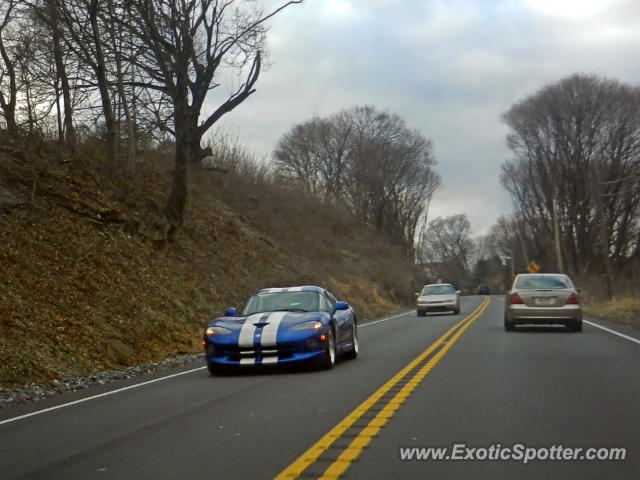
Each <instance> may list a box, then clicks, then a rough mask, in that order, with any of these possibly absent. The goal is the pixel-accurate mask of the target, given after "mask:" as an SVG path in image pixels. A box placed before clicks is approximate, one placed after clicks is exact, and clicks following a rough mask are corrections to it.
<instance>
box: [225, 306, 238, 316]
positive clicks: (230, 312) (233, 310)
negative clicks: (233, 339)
mask: <svg viewBox="0 0 640 480" xmlns="http://www.w3.org/2000/svg"><path fill="white" fill-rule="evenodd" d="M237 314H238V310H237V309H236V307H229V308H227V309H226V310H225V311H224V316H225V317H235V316H236V315H237Z"/></svg>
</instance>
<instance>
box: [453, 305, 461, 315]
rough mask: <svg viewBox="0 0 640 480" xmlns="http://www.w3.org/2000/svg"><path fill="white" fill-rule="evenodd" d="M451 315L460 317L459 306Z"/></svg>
mask: <svg viewBox="0 0 640 480" xmlns="http://www.w3.org/2000/svg"><path fill="white" fill-rule="evenodd" d="M453 313H454V314H455V315H460V305H458V307H457V308H456V309H455V310H453Z"/></svg>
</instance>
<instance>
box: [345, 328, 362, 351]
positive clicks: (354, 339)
mask: <svg viewBox="0 0 640 480" xmlns="http://www.w3.org/2000/svg"><path fill="white" fill-rule="evenodd" d="M359 351H360V345H359V344H358V326H357V325H356V324H355V323H354V324H353V326H352V327H351V350H349V351H348V352H347V354H346V357H347V358H350V359H352V360H353V359H355V358H356V357H357V356H358V352H359Z"/></svg>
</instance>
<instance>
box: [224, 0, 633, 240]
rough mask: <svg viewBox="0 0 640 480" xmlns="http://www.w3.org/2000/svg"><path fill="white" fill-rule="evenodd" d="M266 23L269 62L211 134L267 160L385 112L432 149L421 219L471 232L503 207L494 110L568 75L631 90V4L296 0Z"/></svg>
mask: <svg viewBox="0 0 640 480" xmlns="http://www.w3.org/2000/svg"><path fill="white" fill-rule="evenodd" d="M258 1H259V0H258ZM280 3H282V2H276V1H273V0H269V1H265V2H264V5H265V8H266V9H268V8H269V7H270V6H273V5H276V4H280ZM269 26H270V31H269V34H268V48H269V58H270V62H271V64H272V65H271V67H270V68H269V69H268V70H266V71H264V72H262V74H261V76H260V79H259V80H258V83H257V85H256V88H257V92H256V93H255V94H254V95H252V96H251V97H250V98H249V99H248V100H246V101H245V102H244V103H243V104H242V105H240V106H239V107H238V108H237V109H236V110H234V111H233V112H231V113H230V114H228V115H227V116H226V117H223V120H221V122H220V123H219V125H218V126H219V128H222V129H223V130H224V131H226V132H229V133H232V134H234V135H237V136H238V137H239V139H240V141H241V143H243V144H244V145H246V146H247V147H248V148H249V149H250V150H251V151H253V152H255V153H256V154H257V155H260V156H270V155H271V152H272V151H273V149H274V147H275V145H276V143H277V141H278V139H279V138H280V137H281V136H282V135H283V134H284V133H286V132H287V131H288V130H289V129H291V127H292V126H294V125H295V124H297V123H300V122H303V121H305V120H307V119H309V118H311V117H312V116H313V115H314V114H317V115H320V116H328V115H331V114H333V113H337V112H338V111H340V110H342V109H345V108H349V107H351V106H354V105H373V106H375V107H376V108H377V109H379V110H387V111H389V112H390V113H395V114H397V115H399V116H400V117H402V118H403V119H404V120H405V121H406V122H407V124H408V126H409V127H410V128H416V129H418V130H419V131H420V132H421V133H422V134H423V135H424V136H425V137H426V138H429V139H431V140H432V142H433V145H434V153H435V157H436V160H437V166H436V169H437V171H438V172H439V173H440V175H441V176H442V187H441V188H440V189H439V190H438V191H437V192H436V194H435V196H434V199H433V202H432V204H431V208H430V210H429V219H430V220H432V219H434V218H436V217H438V216H449V215H455V214H460V213H464V214H466V215H467V217H468V218H469V220H470V222H471V229H472V235H473V236H476V235H480V234H484V233H486V232H487V230H488V229H489V227H490V226H491V225H493V224H494V223H495V222H496V220H497V219H498V217H499V216H500V215H502V214H506V213H509V212H511V211H512V204H511V199H510V197H509V196H508V194H507V193H506V191H505V190H504V189H503V188H502V187H501V185H500V183H499V174H500V166H501V164H502V163H503V162H504V161H505V160H506V159H508V158H509V157H510V152H509V151H508V150H507V148H506V147H505V136H506V134H507V131H508V130H507V127H506V126H505V125H504V124H503V123H502V122H501V120H500V117H501V114H502V113H504V112H505V111H506V110H508V109H509V107H510V106H511V105H513V104H514V103H515V102H518V101H520V100H522V99H524V98H525V97H526V96H528V95H531V94H533V93H535V92H536V91H537V90H538V89H540V88H541V87H542V86H544V85H546V84H549V83H554V82H556V81H558V80H560V79H562V78H564V77H567V76H569V75H571V74H573V73H588V74H591V73H593V74H596V75H599V76H602V77H608V78H616V79H618V80H620V81H622V82H625V83H629V84H633V85H640V0H305V1H304V2H303V4H301V5H293V6H290V7H288V8H287V9H285V10H284V11H283V12H281V13H280V14H279V16H277V17H276V18H274V19H273V20H272V21H271V22H270V23H269Z"/></svg>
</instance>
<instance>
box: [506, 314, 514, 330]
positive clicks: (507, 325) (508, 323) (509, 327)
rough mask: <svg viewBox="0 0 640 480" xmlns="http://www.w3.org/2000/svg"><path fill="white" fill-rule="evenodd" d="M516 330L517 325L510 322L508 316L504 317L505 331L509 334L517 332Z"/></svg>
mask: <svg viewBox="0 0 640 480" xmlns="http://www.w3.org/2000/svg"><path fill="white" fill-rule="evenodd" d="M515 328H516V326H515V324H514V323H513V322H512V321H510V320H509V319H508V318H507V316H506V315H505V316H504V329H505V330H506V331H507V332H512V331H513V330H515Z"/></svg>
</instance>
